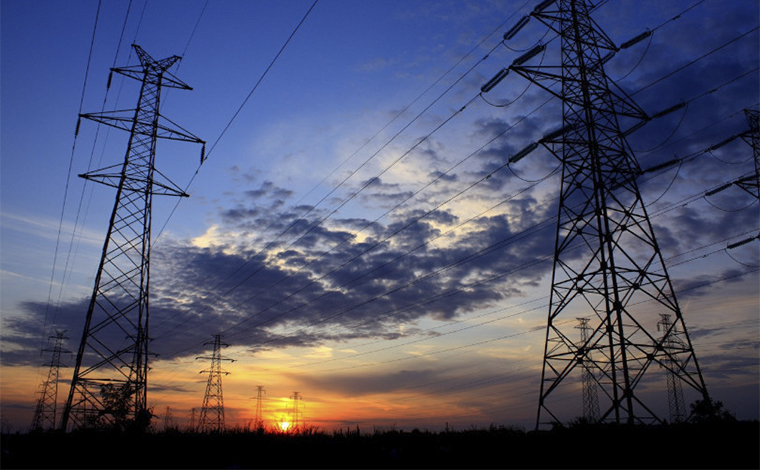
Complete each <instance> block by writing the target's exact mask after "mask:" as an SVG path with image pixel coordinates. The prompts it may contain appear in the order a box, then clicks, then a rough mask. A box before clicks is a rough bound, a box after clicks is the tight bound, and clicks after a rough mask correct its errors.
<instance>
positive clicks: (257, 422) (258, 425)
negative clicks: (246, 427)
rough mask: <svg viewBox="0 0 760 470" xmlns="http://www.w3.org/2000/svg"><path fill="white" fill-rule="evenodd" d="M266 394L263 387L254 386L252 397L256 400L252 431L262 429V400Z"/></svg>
mask: <svg viewBox="0 0 760 470" xmlns="http://www.w3.org/2000/svg"><path fill="white" fill-rule="evenodd" d="M266 393H267V391H266V390H264V386H263V385H257V386H256V396H255V397H254V398H255V399H256V414H255V415H254V418H253V429H255V430H257V431H258V430H260V429H264V418H263V413H262V412H263V400H264V395H265V394H266Z"/></svg>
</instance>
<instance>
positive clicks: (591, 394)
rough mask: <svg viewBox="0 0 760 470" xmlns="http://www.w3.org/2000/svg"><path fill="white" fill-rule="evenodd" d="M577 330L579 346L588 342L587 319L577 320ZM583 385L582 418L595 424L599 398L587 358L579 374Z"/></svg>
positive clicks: (597, 415) (591, 364)
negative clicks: (578, 331)
mask: <svg viewBox="0 0 760 470" xmlns="http://www.w3.org/2000/svg"><path fill="white" fill-rule="evenodd" d="M577 320H578V326H576V328H577V329H579V330H580V331H581V335H580V337H581V338H580V340H581V342H580V344H586V343H587V342H588V335H589V330H590V329H591V327H590V326H589V325H588V318H578V319H577ZM581 380H582V383H583V418H584V419H585V420H586V422H587V423H596V422H597V421H599V397H598V393H597V386H596V380H595V379H594V367H593V363H592V362H591V359H590V358H589V357H588V355H587V357H586V358H585V359H584V361H583V372H581Z"/></svg>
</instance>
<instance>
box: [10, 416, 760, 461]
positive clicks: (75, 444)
mask: <svg viewBox="0 0 760 470" xmlns="http://www.w3.org/2000/svg"><path fill="white" fill-rule="evenodd" d="M0 445H1V446H2V460H0V467H1V468H4V469H5V468H7V469H10V468H81V469H84V468H155V469H159V468H199V469H204V468H207V469H211V468H259V469H261V468H264V469H266V468H647V469H650V468H715V469H726V468H753V469H758V468H760V423H758V422H757V421H753V422H735V423H720V424H713V425H681V426H667V427H656V428H652V427H648V428H644V427H636V428H626V427H606V426H605V427H592V428H581V427H576V428H570V429H567V428H563V429H555V430H553V431H545V432H524V431H522V430H515V429H509V428H502V427H492V428H491V429H487V430H466V431H451V432H438V433H434V432H426V431H418V430H414V431H411V432H409V431H406V432H405V431H396V430H392V431H384V432H375V433H369V432H362V433H357V432H356V430H351V431H348V430H347V431H343V432H337V433H322V432H314V431H312V432H309V433H305V434H301V435H282V434H271V433H255V432H231V433H225V434H215V435H200V434H188V433H179V432H177V433H155V434H147V435H143V436H124V435H117V434H108V433H102V432H101V433H94V432H89V433H86V432H81V433H72V434H59V433H37V434H34V433H32V434H7V435H3V436H2V437H1V438H0Z"/></svg>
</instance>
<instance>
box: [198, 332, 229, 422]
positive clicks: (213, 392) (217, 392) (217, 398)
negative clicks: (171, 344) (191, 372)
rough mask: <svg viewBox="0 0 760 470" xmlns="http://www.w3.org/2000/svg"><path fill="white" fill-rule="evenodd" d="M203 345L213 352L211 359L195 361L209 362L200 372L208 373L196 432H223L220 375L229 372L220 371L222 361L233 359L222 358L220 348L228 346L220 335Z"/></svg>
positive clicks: (222, 402) (222, 399) (205, 357)
mask: <svg viewBox="0 0 760 470" xmlns="http://www.w3.org/2000/svg"><path fill="white" fill-rule="evenodd" d="M205 344H213V345H214V352H213V354H212V355H211V357H208V356H200V357H197V358H196V359H206V360H211V368H209V369H207V370H202V371H200V373H201V374H203V373H208V382H207V383H206V394H205V395H204V396H203V408H201V416H200V420H199V421H198V432H223V431H224V397H223V395H222V375H229V372H227V371H225V370H223V369H222V361H230V362H235V360H234V359H229V358H226V357H222V346H229V344H227V343H223V342H222V335H214V341H213V342H208V343H205Z"/></svg>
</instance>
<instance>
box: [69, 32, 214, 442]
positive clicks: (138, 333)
mask: <svg viewBox="0 0 760 470" xmlns="http://www.w3.org/2000/svg"><path fill="white" fill-rule="evenodd" d="M133 47H134V50H135V53H136V55H137V57H138V58H139V60H140V64H139V65H135V66H127V67H120V68H114V69H111V73H112V74H113V73H117V74H120V75H124V76H126V77H128V78H132V79H135V80H138V81H139V82H140V83H141V89H140V96H139V98H138V101H137V107H136V108H135V109H131V110H119V111H111V112H101V113H93V114H82V115H80V119H81V118H85V119H89V120H92V121H95V122H98V123H101V124H105V125H108V126H112V127H116V128H118V129H122V130H125V131H127V132H129V139H128V144H127V151H126V154H125V157H124V161H123V163H121V164H116V165H112V166H109V167H106V168H103V169H101V170H96V171H92V172H89V173H86V174H82V175H79V176H80V177H82V178H85V179H87V180H91V181H95V182H98V183H101V184H104V185H106V186H110V187H113V188H116V200H115V203H114V207H113V212H112V213H111V219H110V223H109V226H108V231H107V234H106V238H105V243H104V245H103V251H102V255H101V259H100V264H99V265H98V270H97V273H96V275H95V286H94V289H93V294H92V297H91V300H90V303H89V307H88V309H87V314H86V318H85V324H84V330H83V332H82V339H81V341H80V344H79V349H78V352H77V357H76V363H75V366H74V375H73V378H72V380H71V388H70V391H69V395H68V400H67V401H66V406H65V408H64V411H63V417H62V423H61V427H62V428H63V429H64V430H65V429H67V428H68V427H89V426H122V425H124V424H126V423H129V422H133V423H135V424H137V425H138V426H139V427H142V428H145V427H147V425H148V424H149V422H150V413H149V411H148V407H147V375H148V352H149V336H148V325H149V277H150V276H149V274H150V248H151V240H150V236H151V212H152V211H151V206H152V202H153V196H154V195H170V196H181V197H187V194H186V193H185V192H184V191H182V190H181V189H179V188H178V187H177V186H176V185H174V184H173V183H171V182H170V181H169V180H168V179H166V178H165V177H163V175H162V174H161V173H160V172H159V171H158V170H157V169H156V167H155V159H156V143H157V141H158V139H159V138H161V139H170V140H177V141H184V142H193V143H199V144H204V145H205V143H204V142H203V141H202V140H200V139H199V138H197V137H195V136H194V135H192V134H190V133H189V132H187V131H185V130H184V129H182V128H180V127H179V126H177V125H176V124H174V123H171V121H168V120H167V119H166V118H163V117H162V116H161V115H160V114H159V107H160V101H161V100H160V98H161V90H162V88H166V87H168V88H178V89H182V90H192V88H190V87H189V86H188V85H187V84H185V83H184V82H182V81H181V80H179V79H178V78H177V77H175V76H174V75H172V74H171V73H169V71H168V69H169V68H170V67H171V66H172V65H173V64H174V63H176V62H177V61H178V60H180V57H178V56H172V57H168V58H166V59H161V60H155V59H153V58H152V57H151V56H150V55H148V53H146V52H145V51H144V50H143V49H142V48H141V47H140V46H138V45H133ZM110 82H111V77H109V85H110ZM78 129H79V124H77V131H78ZM203 158H204V156H203V153H202V154H201V161H203ZM106 391H110V392H111V395H112V396H113V394H116V395H118V396H121V397H123V398H124V399H125V400H127V401H128V402H129V404H128V409H127V410H125V409H124V407H123V406H115V405H114V400H111V399H105V400H104V395H105V393H104V392H106ZM117 401H118V400H117Z"/></svg>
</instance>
